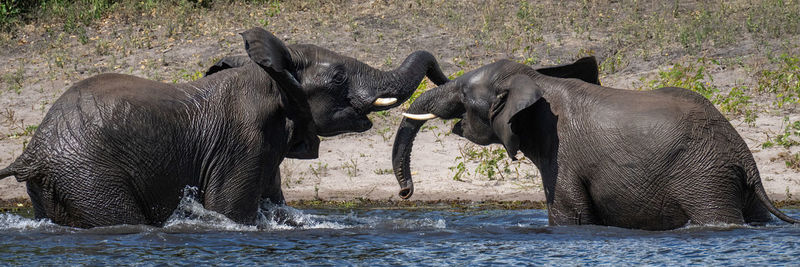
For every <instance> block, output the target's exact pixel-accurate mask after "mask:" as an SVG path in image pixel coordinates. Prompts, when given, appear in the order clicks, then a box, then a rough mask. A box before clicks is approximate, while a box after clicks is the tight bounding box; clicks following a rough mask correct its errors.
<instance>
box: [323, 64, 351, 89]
mask: <svg viewBox="0 0 800 267" xmlns="http://www.w3.org/2000/svg"><path fill="white" fill-rule="evenodd" d="M328 77H330V82H331V84H333V85H342V84H344V83H345V82H346V81H347V75H346V73H345V70H344V67H342V66H341V65H336V66H334V67H331V68H330V70H329V76H328Z"/></svg>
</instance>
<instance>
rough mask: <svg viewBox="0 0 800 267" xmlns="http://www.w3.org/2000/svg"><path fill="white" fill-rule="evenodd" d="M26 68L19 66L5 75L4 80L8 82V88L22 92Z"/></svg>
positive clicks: (18, 92) (15, 91)
mask: <svg viewBox="0 0 800 267" xmlns="http://www.w3.org/2000/svg"><path fill="white" fill-rule="evenodd" d="M24 75H25V69H24V68H22V67H19V68H18V69H17V70H16V71H13V72H9V73H6V74H4V75H3V81H5V82H6V84H7V86H8V87H7V90H8V91H13V92H14V93H17V94H20V93H21V92H22V81H23V79H24V78H25V76H24Z"/></svg>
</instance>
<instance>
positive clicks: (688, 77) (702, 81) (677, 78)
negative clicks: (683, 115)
mask: <svg viewBox="0 0 800 267" xmlns="http://www.w3.org/2000/svg"><path fill="white" fill-rule="evenodd" d="M641 81H642V82H643V83H644V84H645V86H646V88H645V89H651V90H652V89H658V88H661V87H682V88H686V89H689V90H692V91H695V92H697V93H700V94H701V95H703V97H705V98H706V99H708V100H712V101H713V100H714V94H716V93H718V92H719V89H717V88H716V87H714V86H713V85H712V84H711V83H712V82H713V79H712V78H711V74H709V73H708V72H706V67H705V59H703V58H701V59H698V60H697V64H692V63H689V64H688V65H685V66H684V65H682V64H680V63H678V64H675V65H674V66H672V67H671V68H669V70H667V71H659V72H658V78H657V79H655V80H651V81H645V78H642V79H641Z"/></svg>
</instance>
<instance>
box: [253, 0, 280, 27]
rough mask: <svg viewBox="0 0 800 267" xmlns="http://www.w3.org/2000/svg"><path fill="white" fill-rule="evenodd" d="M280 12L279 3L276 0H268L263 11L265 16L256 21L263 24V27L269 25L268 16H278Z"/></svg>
mask: <svg viewBox="0 0 800 267" xmlns="http://www.w3.org/2000/svg"><path fill="white" fill-rule="evenodd" d="M280 13H281V3H280V2H278V1H277V0H270V1H269V4H268V6H267V10H266V11H264V16H265V18H263V19H259V20H258V22H259V23H261V25H264V27H266V26H269V20H270V18H273V17H275V16H278V14H280Z"/></svg>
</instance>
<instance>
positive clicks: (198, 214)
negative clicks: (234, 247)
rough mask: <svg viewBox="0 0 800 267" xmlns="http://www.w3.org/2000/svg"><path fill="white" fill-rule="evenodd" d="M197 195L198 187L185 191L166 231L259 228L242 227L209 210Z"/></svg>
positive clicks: (254, 227) (252, 229)
mask: <svg viewBox="0 0 800 267" xmlns="http://www.w3.org/2000/svg"><path fill="white" fill-rule="evenodd" d="M196 194H197V188H196V187H188V186H187V187H186V188H185V189H184V190H183V198H181V202H180V203H179V204H178V207H177V208H175V211H173V212H172V215H170V217H169V218H168V219H167V221H166V222H165V223H164V229H165V230H174V231H180V232H183V231H187V230H189V231H198V230H217V231H256V230H258V228H257V227H256V226H252V225H242V224H238V223H236V222H234V221H233V220H231V219H229V218H228V217H225V215H222V214H219V213H217V212H214V211H210V210H207V209H205V208H204V207H203V204H201V203H200V202H197V200H195V198H194V196H195V195H196Z"/></svg>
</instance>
